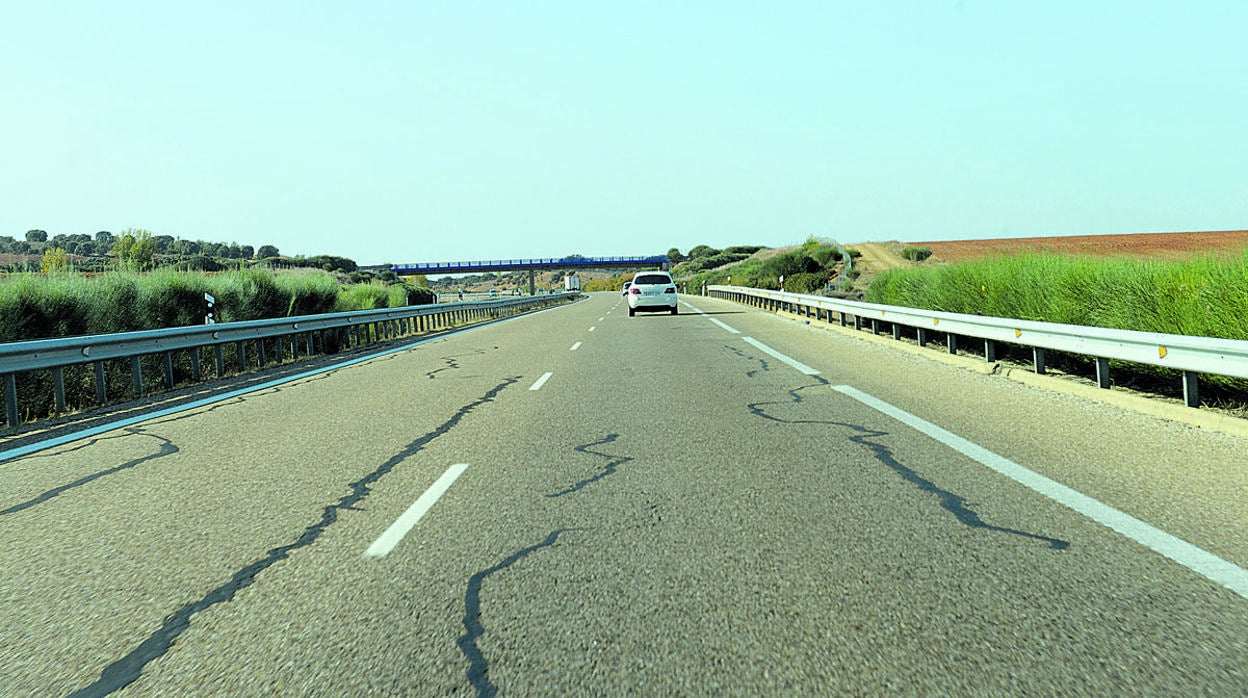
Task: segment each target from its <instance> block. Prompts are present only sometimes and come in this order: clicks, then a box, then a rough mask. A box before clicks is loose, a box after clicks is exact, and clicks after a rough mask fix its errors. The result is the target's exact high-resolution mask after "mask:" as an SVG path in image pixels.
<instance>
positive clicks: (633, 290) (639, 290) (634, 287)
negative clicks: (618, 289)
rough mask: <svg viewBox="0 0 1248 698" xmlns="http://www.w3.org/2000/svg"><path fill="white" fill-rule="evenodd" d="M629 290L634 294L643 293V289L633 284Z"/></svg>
mask: <svg viewBox="0 0 1248 698" xmlns="http://www.w3.org/2000/svg"><path fill="white" fill-rule="evenodd" d="M628 292H629V293H631V294H633V295H634V296H640V295H641V289H639V288H637V287H636V286H633V287H632V288H630V289H628Z"/></svg>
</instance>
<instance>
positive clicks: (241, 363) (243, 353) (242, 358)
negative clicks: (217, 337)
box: [235, 339, 247, 373]
mask: <svg viewBox="0 0 1248 698" xmlns="http://www.w3.org/2000/svg"><path fill="white" fill-rule="evenodd" d="M236 346H237V350H236V351H235V353H236V354H237V355H238V356H236V357H235V358H236V359H237V360H238V361H237V363H238V372H239V373H242V372H243V371H246V370H247V346H246V344H244V342H243V340H241V339H240V340H238V342H237V343H236Z"/></svg>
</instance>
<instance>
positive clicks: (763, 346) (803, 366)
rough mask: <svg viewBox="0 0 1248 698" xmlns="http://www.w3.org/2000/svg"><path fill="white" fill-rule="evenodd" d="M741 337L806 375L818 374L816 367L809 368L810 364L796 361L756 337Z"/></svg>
mask: <svg viewBox="0 0 1248 698" xmlns="http://www.w3.org/2000/svg"><path fill="white" fill-rule="evenodd" d="M741 339H742V340H743V341H745V342H748V343H749V344H750V345H752V346H754V347H755V348H757V349H758V350H759V351H761V352H763V353H764V354H770V355H771V356H774V357H776V358H777V359H779V360H781V361H783V362H784V363H786V364H788V365H790V366H792V367H793V368H796V369H797V370H799V371H801V372H802V373H805V374H806V375H808V376H817V375H819V371H818V369H814V368H811V367H810V366H807V365H806V364H804V363H802V362H801V361H798V360H797V359H794V358H792V357H789V356H785V355H784V354H781V353H780V352H778V351H776V350H775V349H772V348H771V347H769V346H767V345H766V344H763V343H762V342H760V341H758V340H757V339H754V338H753V337H742V338H741Z"/></svg>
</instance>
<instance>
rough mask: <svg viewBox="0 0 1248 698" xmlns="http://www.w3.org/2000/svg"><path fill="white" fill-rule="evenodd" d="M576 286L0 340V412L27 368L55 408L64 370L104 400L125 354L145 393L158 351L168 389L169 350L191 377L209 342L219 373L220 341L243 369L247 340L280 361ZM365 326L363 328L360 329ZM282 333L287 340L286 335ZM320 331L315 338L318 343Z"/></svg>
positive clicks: (509, 307)
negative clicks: (112, 366)
mask: <svg viewBox="0 0 1248 698" xmlns="http://www.w3.org/2000/svg"><path fill="white" fill-rule="evenodd" d="M577 295H579V294H577V293H554V294H547V295H539V296H522V297H519V298H516V297H505V298H500V299H497V300H483V301H466V302H448V303H439V304H435V305H419V306H405V307H401V308H382V309H379V310H363V311H350V312H343V313H326V314H321V315H304V316H300V317H287V318H275V319H269V320H249V321H244V322H223V323H218V324H212V325H196V326H189V327H174V328H169V329H161V330H145V331H141V332H121V333H115V334H101V335H86V336H79V337H67V338H63V339H38V340H31V341H25V342H10V343H5V344H0V375H2V376H3V379H4V394H5V416H6V418H7V423H8V426H10V427H15V426H17V425H18V424H19V423H20V416H19V406H18V397H17V377H18V375H19V374H23V373H29V372H32V371H40V370H49V369H50V370H51V371H52V379H53V380H52V382H53V393H54V409H55V411H56V412H58V413H60V412H64V411H66V397H65V378H64V369H65V368H67V367H70V366H77V365H82V364H94V367H95V398H96V402H97V403H98V404H104V403H106V402H107V390H106V385H105V376H104V362H106V361H111V360H117V359H130V372H131V389H132V392H133V397H142V396H143V371H142V366H141V364H140V358H141V357H144V356H148V355H161V356H162V357H163V364H164V365H163V369H164V371H163V372H164V378H165V387H166V389H169V390H172V389H173V388H174V387H175V381H174V369H173V352H177V351H189V352H190V357H191V366H192V368H191V372H192V374H193V379H194V380H196V381H198V380H202V378H203V375H202V369H201V365H200V362H201V359H200V354H199V351H197V350H199V349H202V348H205V347H212V348H213V349H214V350H215V351H214V355H215V359H216V375H217V376H223V375H225V363H226V362H225V352H224V347H225V346H227V345H230V344H233V345H234V347H235V354H236V359H237V369H238V370H239V371H240V372H242V371H245V370H246V357H247V352H246V345H247V343H249V342H250V343H252V344H253V346H254V347H255V348H256V351H255V352H254V354H255V356H256V357H257V358H258V364H259V367H260V368H263V367H264V366H266V365H267V364H268V360H267V357H268V352H267V349H266V341H265V340H274V342H273V344H272V349H273V350H274V352H275V353H274V356H275V358H276V361H277V363H281V362H282V360H283V359H282V357H283V354H284V352H285V351H286V349H289V351H290V353H291V356H292V357H298V355H299V349H300V347H299V341H298V339H299V338H300V337H302V338H304V339H305V340H306V344H305V351H304V354H305V355H311V354H314V353H317V352H316V351H315V349H316V338H317V335H318V334H320V333H326V332H343V333H345V336H343V335H339V336H338V338H339V339H340V340H345V342H346V343H348V344H350V343H354V345H357V346H358V345H361V344H364V343H367V342H368V341H370V340H372V341H376V340H382V339H390V338H395V337H400V336H403V335H407V334H418V333H422V332H430V331H435V330H439V329H444V328H447V327H451V326H454V325H457V324H466V323H469V322H473V321H476V320H481V319H486V318H496V317H502V316H504V315H508V314H514V313H518V312H523V311H525V310H529V309H532V308H537V307H542V306H546V305H551V304H553V303H555V302H560V301H564V300H566V299H569V298H573V297H575V296H577ZM362 329H363V332H361V330H362ZM284 340H287V341H284ZM324 342H325V340H324V338H322V339H321V343H322V348H324Z"/></svg>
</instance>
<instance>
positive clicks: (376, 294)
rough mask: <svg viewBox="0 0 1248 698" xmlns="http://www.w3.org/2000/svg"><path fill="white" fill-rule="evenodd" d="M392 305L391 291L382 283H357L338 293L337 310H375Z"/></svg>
mask: <svg viewBox="0 0 1248 698" xmlns="http://www.w3.org/2000/svg"><path fill="white" fill-rule="evenodd" d="M388 307H390V292H389V291H388V290H387V289H386V287H385V286H382V285H380V284H356V285H354V286H348V287H346V288H344V289H343V290H342V292H341V293H340V294H338V302H337V306H336V308H335V309H336V310H338V311H339V312H345V311H348V310H375V309H377V308H388Z"/></svg>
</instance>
